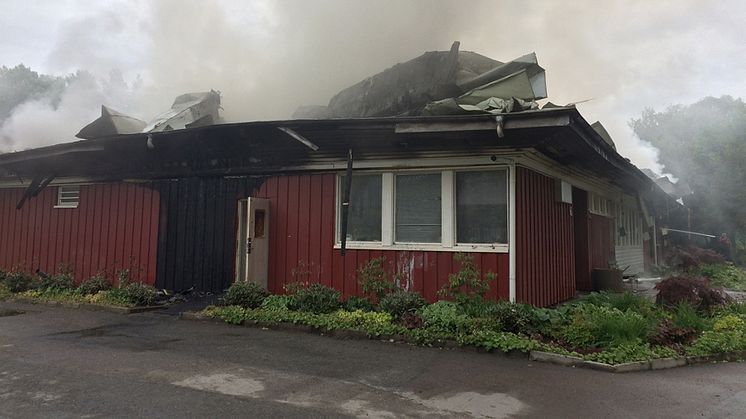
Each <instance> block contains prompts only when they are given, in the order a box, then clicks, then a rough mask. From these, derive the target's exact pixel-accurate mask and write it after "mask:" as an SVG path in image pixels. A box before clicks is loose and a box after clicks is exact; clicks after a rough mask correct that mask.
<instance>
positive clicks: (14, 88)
mask: <svg viewBox="0 0 746 419" xmlns="http://www.w3.org/2000/svg"><path fill="white" fill-rule="evenodd" d="M64 88H65V80H64V79H62V78H60V77H54V76H47V75H43V74H42V75H40V74H39V73H37V72H36V71H31V69H30V68H28V67H26V66H24V65H23V64H19V65H17V66H15V67H12V68H8V67H5V66H2V67H0V125H2V122H3V121H4V120H5V119H7V118H8V117H9V116H10V114H11V113H12V111H13V108H15V107H16V106H18V105H20V104H21V103H23V102H26V101H27V100H33V99H38V98H40V97H50V98H52V102H53V104H54V105H56V103H54V102H55V101H56V102H59V100H60V96H61V94H62V91H63V90H64Z"/></svg>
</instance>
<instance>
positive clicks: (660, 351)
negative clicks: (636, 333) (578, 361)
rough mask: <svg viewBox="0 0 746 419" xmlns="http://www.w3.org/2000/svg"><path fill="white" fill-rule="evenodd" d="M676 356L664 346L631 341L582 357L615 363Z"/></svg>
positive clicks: (674, 352)
mask: <svg viewBox="0 0 746 419" xmlns="http://www.w3.org/2000/svg"><path fill="white" fill-rule="evenodd" d="M676 356H678V354H677V353H676V351H674V350H673V349H670V348H667V347H665V346H655V347H651V346H650V345H649V344H647V343H642V342H640V341H631V342H623V343H621V344H619V345H617V346H614V347H612V348H609V349H606V350H604V351H601V352H596V353H592V354H589V355H586V356H585V357H584V358H585V359H587V360H589V361H596V362H603V363H605V364H611V365H616V364H624V363H627V362H636V361H648V360H651V359H657V358H673V357H676Z"/></svg>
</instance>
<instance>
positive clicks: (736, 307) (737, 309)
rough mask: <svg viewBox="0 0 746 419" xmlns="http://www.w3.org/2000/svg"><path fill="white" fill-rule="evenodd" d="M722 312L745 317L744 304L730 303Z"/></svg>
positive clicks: (745, 303)
mask: <svg viewBox="0 0 746 419" xmlns="http://www.w3.org/2000/svg"><path fill="white" fill-rule="evenodd" d="M723 312H725V313H733V314H743V315H746V302H732V303H730V304H728V305H726V306H725V307H724V308H723Z"/></svg>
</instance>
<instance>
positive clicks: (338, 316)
mask: <svg viewBox="0 0 746 419" xmlns="http://www.w3.org/2000/svg"><path fill="white" fill-rule="evenodd" d="M331 316H333V317H332V320H333V322H334V323H333V324H332V326H333V327H331V328H335V329H339V328H344V329H357V330H363V331H366V332H368V333H372V334H374V335H380V334H382V333H385V332H386V331H387V330H389V329H390V326H391V325H392V321H393V318H392V317H391V315H390V314H388V313H376V312H372V311H363V310H355V311H346V310H339V311H337V312H335V313H334V314H332V315H331Z"/></svg>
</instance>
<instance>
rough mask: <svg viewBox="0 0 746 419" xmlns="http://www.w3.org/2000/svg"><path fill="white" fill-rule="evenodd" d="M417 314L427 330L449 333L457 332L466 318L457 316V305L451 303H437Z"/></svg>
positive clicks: (461, 315)
mask: <svg viewBox="0 0 746 419" xmlns="http://www.w3.org/2000/svg"><path fill="white" fill-rule="evenodd" d="M419 313H420V317H422V320H423V321H424V322H425V326H427V327H428V328H430V329H433V330H436V331H441V332H450V333H455V332H456V331H458V329H459V326H460V325H461V324H463V323H464V322H465V320H466V319H467V318H468V317H467V316H465V315H463V314H459V308H458V305H457V304H456V303H453V302H451V301H438V302H436V303H435V304H430V305H426V306H425V307H423V308H422V309H421V310H420V311H419Z"/></svg>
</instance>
